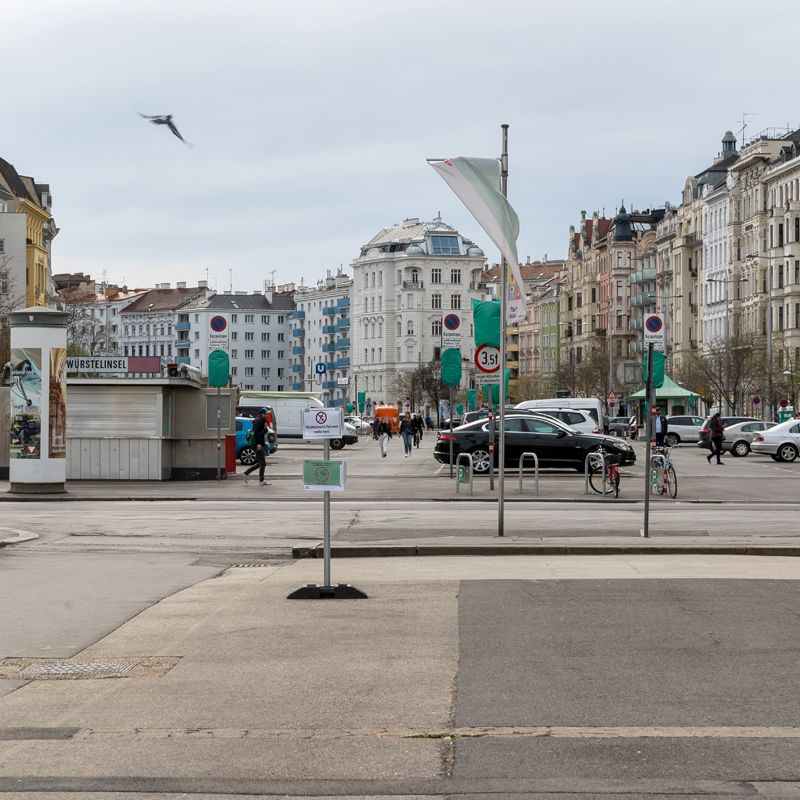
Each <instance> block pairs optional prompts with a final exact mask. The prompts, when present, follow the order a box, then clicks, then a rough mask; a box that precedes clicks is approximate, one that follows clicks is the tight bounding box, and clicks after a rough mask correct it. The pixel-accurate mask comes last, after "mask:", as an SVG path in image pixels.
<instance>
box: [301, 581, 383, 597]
mask: <svg viewBox="0 0 800 800" xmlns="http://www.w3.org/2000/svg"><path fill="white" fill-rule="evenodd" d="M366 597H367V593H366V592H362V591H361V589H356V587H355V586H351V585H350V584H349V583H337V584H336V586H320V585H318V584H316V583H307V584H306V585H305V586H301V587H300V588H299V589H295V590H294V591H293V592H292V593H291V594H288V595H286V599H287V600H362V599H365V598H366Z"/></svg>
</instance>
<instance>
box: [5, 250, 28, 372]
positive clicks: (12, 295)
mask: <svg viewBox="0 0 800 800" xmlns="http://www.w3.org/2000/svg"><path fill="white" fill-rule="evenodd" d="M10 264H11V259H10V258H9V257H8V256H7V255H3V256H0V366H2V365H3V364H6V363H7V362H8V360H9V359H10V358H11V329H10V327H9V324H8V315H9V313H10V312H11V311H14V310H15V309H17V308H22V307H23V305H24V304H25V290H24V289H22V290H21V291H18V290H17V287H16V286H15V283H16V282H15V280H14V276H13V275H12V274H11V273H10V270H9V267H10Z"/></svg>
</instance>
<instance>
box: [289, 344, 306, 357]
mask: <svg viewBox="0 0 800 800" xmlns="http://www.w3.org/2000/svg"><path fill="white" fill-rule="evenodd" d="M305 352H306V349H305V347H303V345H301V344H296V345H295V346H294V347H293V348H292V355H293V356H302V355H303V354H304V353H305Z"/></svg>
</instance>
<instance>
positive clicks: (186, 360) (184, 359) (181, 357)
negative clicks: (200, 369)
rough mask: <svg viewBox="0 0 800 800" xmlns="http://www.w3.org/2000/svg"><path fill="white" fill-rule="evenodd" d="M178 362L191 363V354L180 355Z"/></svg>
mask: <svg viewBox="0 0 800 800" xmlns="http://www.w3.org/2000/svg"><path fill="white" fill-rule="evenodd" d="M178 363H179V364H188V363H189V356H178Z"/></svg>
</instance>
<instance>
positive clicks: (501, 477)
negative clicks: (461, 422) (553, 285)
mask: <svg viewBox="0 0 800 800" xmlns="http://www.w3.org/2000/svg"><path fill="white" fill-rule="evenodd" d="M500 127H501V128H502V131H503V137H502V139H503V150H502V154H501V156H500V191H501V193H502V195H503V197H508V125H507V124H505V123H503V124H502V125H501V126H500ZM507 270H508V265H507V264H506V260H505V258H502V259H500V420H499V422H500V447H499V452H498V454H497V459H498V463H499V473H498V482H497V535H498V536H505V530H504V526H505V519H504V511H505V509H504V504H505V466H506V431H505V418H506V408H505V406H506V305H507V303H506V283H507V276H506V271H507Z"/></svg>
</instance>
